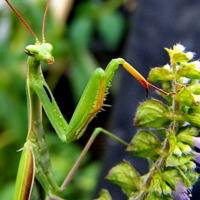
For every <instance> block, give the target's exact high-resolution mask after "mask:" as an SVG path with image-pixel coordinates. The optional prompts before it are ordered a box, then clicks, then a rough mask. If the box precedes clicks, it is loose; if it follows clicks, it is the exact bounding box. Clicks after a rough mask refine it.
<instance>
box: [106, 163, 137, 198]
mask: <svg viewBox="0 0 200 200" xmlns="http://www.w3.org/2000/svg"><path fill="white" fill-rule="evenodd" d="M106 179H108V180H109V181H110V182H112V183H113V184H116V185H118V186H120V187H121V188H122V190H123V191H124V192H125V193H126V194H127V196H130V195H131V194H132V193H133V192H135V191H137V190H139V188H140V187H141V180H140V176H139V174H138V172H137V171H136V170H135V169H134V168H133V166H132V165H131V164H129V163H128V162H123V163H121V164H119V165H117V166H115V167H113V168H112V169H111V170H110V171H109V174H108V175H107V177H106Z"/></svg>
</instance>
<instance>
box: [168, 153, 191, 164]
mask: <svg viewBox="0 0 200 200" xmlns="http://www.w3.org/2000/svg"><path fill="white" fill-rule="evenodd" d="M193 157H194V155H183V156H181V157H178V156H176V155H174V154H173V153H171V154H170V155H169V157H168V158H167V159H166V167H175V166H180V165H184V164H186V163H187V162H189V161H190V160H191V159H192V158H193Z"/></svg>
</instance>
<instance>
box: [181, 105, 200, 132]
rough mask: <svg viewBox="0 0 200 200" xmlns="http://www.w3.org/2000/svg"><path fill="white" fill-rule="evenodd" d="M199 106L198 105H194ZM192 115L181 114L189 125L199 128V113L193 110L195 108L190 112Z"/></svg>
mask: <svg viewBox="0 0 200 200" xmlns="http://www.w3.org/2000/svg"><path fill="white" fill-rule="evenodd" d="M196 107H199V106H196ZM191 114H192V115H186V114H185V115H182V116H183V117H184V119H185V121H187V122H189V123H190V124H191V125H193V126H195V127H197V128H200V113H197V112H195V110H193V113H191Z"/></svg>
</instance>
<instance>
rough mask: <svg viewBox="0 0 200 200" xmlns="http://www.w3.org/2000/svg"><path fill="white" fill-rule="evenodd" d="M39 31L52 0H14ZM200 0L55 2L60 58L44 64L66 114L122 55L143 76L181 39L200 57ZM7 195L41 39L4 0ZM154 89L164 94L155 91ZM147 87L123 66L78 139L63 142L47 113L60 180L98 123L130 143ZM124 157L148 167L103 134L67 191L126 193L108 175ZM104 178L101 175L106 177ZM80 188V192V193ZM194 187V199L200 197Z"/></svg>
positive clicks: (51, 23) (50, 28)
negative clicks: (31, 62) (29, 69)
mask: <svg viewBox="0 0 200 200" xmlns="http://www.w3.org/2000/svg"><path fill="white" fill-rule="evenodd" d="M11 2H12V3H13V5H14V6H15V8H16V9H17V10H18V12H19V13H20V14H21V15H22V16H23V18H24V19H25V20H26V21H27V23H28V24H29V25H30V27H31V28H32V29H33V30H34V32H35V33H36V35H37V36H38V37H39V38H40V36H41V23H42V18H43V12H44V8H45V3H46V2H45V0H40V1H39V0H32V1H31V0H30V1H27V0H16V1H11ZM199 19H200V2H199V1H197V0H193V1H190V0H163V1H157V0H140V1H135V0H107V1H103V0H79V1H78V0H74V1H73V0H71V1H64V0H63V1H61V0H59V1H56V0H54V1H52V7H51V8H50V12H49V13H48V15H47V23H46V27H45V29H46V30H45V35H46V41H47V42H50V43H51V44H52V45H53V46H54V57H55V61H56V62H55V64H53V65H52V66H47V65H46V64H43V70H44V74H45V78H46V80H47V82H48V84H49V86H50V88H51V89H52V91H53V93H54V95H55V98H56V100H57V103H58V105H59V107H60V109H61V111H62V113H63V114H64V116H65V118H66V120H67V121H69V120H70V118H71V115H72V114H73V111H74V109H75V107H76V105H77V103H78V99H79V98H80V96H81V94H82V91H83V90H84V88H85V85H86V83H87V81H88V79H89V78H90V76H91V74H92V72H93V71H94V69H95V68H96V67H102V68H105V67H106V65H107V64H108V63H109V61H110V60H111V59H112V58H116V57H123V58H125V59H126V60H127V61H128V62H129V63H130V64H131V65H133V66H134V67H135V68H136V69H137V70H138V71H139V72H140V73H141V74H142V75H144V77H147V74H148V71H149V69H150V68H151V67H155V66H162V65H164V64H166V63H167V62H168V56H167V53H166V52H165V51H164V49H163V48H164V47H168V48H170V47H172V45H174V44H176V43H179V42H180V43H182V44H183V45H185V46H186V47H187V50H190V51H194V52H196V53H197V54H196V57H195V58H196V59H197V58H198V57H199V47H198V44H199V37H200V34H199V31H200V25H199V23H200V22H199ZM0 30H1V31H0V47H1V48H0V61H1V62H0V172H1V176H0V186H1V187H0V197H1V198H2V199H11V198H12V195H13V190H14V184H15V177H16V173H17V167H18V163H19V159H20V153H17V152H16V151H17V150H18V149H20V148H21V147H22V146H23V143H24V142H25V138H26V133H27V129H28V125H27V106H26V104H27V103H26V93H25V84H26V59H27V56H26V55H25V54H24V51H23V49H24V47H25V46H26V45H28V44H33V43H34V39H33V38H32V36H31V35H30V33H29V32H28V31H27V30H26V28H25V27H24V26H23V25H22V24H21V22H20V21H19V19H17V17H16V16H15V15H14V14H13V13H12V12H11V11H10V9H9V8H8V6H7V5H6V3H5V2H4V1H2V2H0ZM150 95H151V96H153V97H157V96H156V94H155V92H153V91H152V90H151V94H150ZM143 100H145V90H144V88H143V87H142V86H141V85H140V83H138V82H137V81H136V80H134V79H133V78H132V77H131V76H130V75H129V74H128V73H127V72H125V70H124V69H119V70H118V71H117V72H116V77H115V78H114V80H113V83H112V87H111V89H110V94H109V96H108V98H107V102H106V104H111V105H113V106H112V108H105V110H106V112H101V113H99V114H98V116H97V117H96V118H95V119H94V120H93V121H92V123H91V124H90V126H89V127H88V129H87V131H86V133H85V134H84V136H83V137H82V138H81V139H80V140H78V141H77V142H73V143H72V144H69V145H66V144H62V143H61V142H60V141H59V139H58V137H57V136H56V134H55V133H54V130H53V129H52V127H51V125H50V124H49V121H48V119H47V118H46V116H45V115H44V127H45V134H46V139H47V143H48V147H49V149H50V154H51V160H52V165H53V169H54V172H55V176H56V179H57V180H58V182H59V183H61V182H62V181H63V179H64V177H65V176H66V174H67V173H68V171H69V170H70V169H71V167H72V165H73V163H74V162H75V160H76V159H77V157H78V155H79V154H80V152H81V150H82V149H83V146H84V144H85V143H86V142H87V140H88V138H89V136H90V135H91V133H92V131H93V130H94V128H95V127H98V126H101V127H104V128H106V129H109V130H110V131H111V132H113V133H114V134H116V135H118V136H119V137H121V138H123V139H124V140H126V141H127V142H129V141H130V140H131V138H132V137H133V135H134V134H135V132H136V131H137V130H136V128H134V127H132V124H133V117H134V113H135V110H136V108H137V106H138V103H139V102H141V101H143ZM123 159H126V160H128V161H130V162H131V163H132V164H133V165H134V167H135V168H136V169H137V170H139V172H140V173H141V174H144V173H145V172H146V171H147V168H148V165H147V162H146V161H145V160H143V159H139V158H133V157H132V156H129V155H128V154H127V153H125V152H124V146H122V145H121V144H118V143H117V142H115V141H113V140H112V139H108V138H107V137H105V136H103V135H100V136H98V138H97V139H96V141H95V143H94V145H93V146H92V147H91V151H90V152H89V154H88V155H87V158H86V159H85V161H84V163H83V165H82V166H81V168H80V169H79V170H78V172H77V174H76V176H75V177H74V179H73V180H72V182H71V184H70V185H69V186H68V188H67V190H66V192H64V194H63V196H62V197H63V198H67V199H68V200H70V199H71V200H74V199H76V200H88V199H92V198H93V197H95V198H96V197H98V192H99V191H100V189H101V188H107V189H108V190H109V191H110V193H111V195H112V197H113V199H114V200H123V199H127V198H126V197H125V196H124V195H123V194H122V192H121V191H120V189H119V188H118V187H117V186H114V185H112V184H110V183H109V182H108V181H106V180H104V177H105V176H106V175H107V173H108V171H109V169H110V168H111V167H113V166H115V165H116V164H118V163H120V162H121V161H122V160H123ZM99 177H100V178H99ZM77 191H79V192H78V193H77ZM197 195H198V194H194V197H193V200H198V199H200V197H198V196H197Z"/></svg>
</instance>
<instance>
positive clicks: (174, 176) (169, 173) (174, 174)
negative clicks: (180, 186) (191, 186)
mask: <svg viewBox="0 0 200 200" xmlns="http://www.w3.org/2000/svg"><path fill="white" fill-rule="evenodd" d="M161 176H162V180H163V181H165V182H166V183H167V184H168V185H169V186H170V187H171V188H174V189H175V184H176V182H182V179H181V177H180V175H179V172H178V170H177V169H172V168H168V169H167V170H166V171H164V172H163V173H162V174H161Z"/></svg>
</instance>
